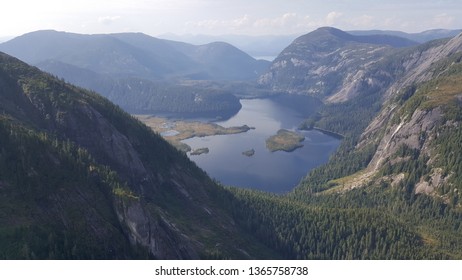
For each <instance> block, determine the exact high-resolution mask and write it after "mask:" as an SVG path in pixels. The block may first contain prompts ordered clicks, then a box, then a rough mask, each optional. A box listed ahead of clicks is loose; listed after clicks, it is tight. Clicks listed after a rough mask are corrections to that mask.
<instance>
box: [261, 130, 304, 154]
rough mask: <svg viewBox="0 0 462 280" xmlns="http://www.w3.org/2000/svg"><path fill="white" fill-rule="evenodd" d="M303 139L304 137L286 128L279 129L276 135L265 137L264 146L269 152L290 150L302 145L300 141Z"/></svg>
mask: <svg viewBox="0 0 462 280" xmlns="http://www.w3.org/2000/svg"><path fill="white" fill-rule="evenodd" d="M304 140H305V137H304V136H302V135H300V134H298V133H296V132H293V131H290V130H287V129H280V130H279V131H278V132H277V134H276V135H273V136H271V137H270V138H268V139H266V148H267V149H268V150H270V151H271V152H275V151H285V152H292V151H294V150H296V149H298V148H301V147H303V144H301V142H303V141H304Z"/></svg>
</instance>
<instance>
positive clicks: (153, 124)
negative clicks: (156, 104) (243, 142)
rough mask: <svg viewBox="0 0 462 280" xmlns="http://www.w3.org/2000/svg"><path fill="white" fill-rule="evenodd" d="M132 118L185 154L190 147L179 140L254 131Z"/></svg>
mask: <svg viewBox="0 0 462 280" xmlns="http://www.w3.org/2000/svg"><path fill="white" fill-rule="evenodd" d="M134 117H136V118H137V119H139V120H140V121H142V122H143V123H144V124H146V125H147V126H149V127H150V128H151V129H152V130H154V131H155V132H157V133H159V134H160V135H161V136H162V137H163V138H164V139H165V140H167V141H168V142H169V143H170V144H172V145H173V146H175V147H176V148H177V149H179V150H181V151H183V152H185V153H186V152H189V151H191V147H189V146H188V145H187V144H185V143H183V142H181V140H185V139H189V138H193V137H205V136H213V135H227V134H237V133H244V132H247V131H249V130H251V129H255V128H253V127H249V126H248V125H242V126H233V127H223V126H221V125H218V124H215V123H209V122H199V121H184V120H170V119H167V118H161V117H155V116H151V115H134Z"/></svg>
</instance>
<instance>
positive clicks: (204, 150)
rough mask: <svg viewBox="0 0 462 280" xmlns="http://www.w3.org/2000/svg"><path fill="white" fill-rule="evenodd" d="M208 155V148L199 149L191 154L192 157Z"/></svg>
mask: <svg viewBox="0 0 462 280" xmlns="http://www.w3.org/2000/svg"><path fill="white" fill-rule="evenodd" d="M208 153H209V148H199V149H196V150H194V151H192V152H191V155H192V156H198V155H202V154H208Z"/></svg>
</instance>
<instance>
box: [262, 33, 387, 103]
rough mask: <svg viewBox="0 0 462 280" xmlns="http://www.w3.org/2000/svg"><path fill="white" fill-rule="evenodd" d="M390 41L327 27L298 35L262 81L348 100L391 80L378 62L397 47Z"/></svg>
mask: <svg viewBox="0 0 462 280" xmlns="http://www.w3.org/2000/svg"><path fill="white" fill-rule="evenodd" d="M386 41H387V40H378V39H377V38H376V37H374V36H353V35H351V34H348V33H346V32H343V31H341V30H338V29H335V28H331V27H323V28H320V29H318V30H315V31H313V32H311V33H308V34H306V35H304V36H301V37H299V38H297V39H296V40H295V41H294V42H293V43H292V44H291V45H290V46H288V47H287V48H286V49H285V50H284V51H283V52H282V53H281V54H280V55H279V56H278V57H277V58H276V59H275V60H274V61H273V63H272V65H271V67H270V70H269V71H268V72H267V73H266V74H264V75H262V76H261V77H260V78H259V83H260V84H262V85H265V86H269V87H271V88H272V89H274V90H277V91H286V92H289V93H297V94H308V95H313V96H316V97H319V98H321V99H324V100H326V101H329V102H344V101H347V100H350V99H352V98H354V97H356V96H357V95H358V93H359V92H365V91H376V90H377V88H378V89H380V88H383V87H384V86H386V84H387V83H388V82H389V81H390V77H389V73H387V72H381V71H377V70H376V66H377V64H379V63H380V62H381V61H382V60H383V59H384V57H386V56H387V55H389V54H390V53H392V52H394V51H395V49H394V48H392V47H391V46H389V45H388V44H387V43H386ZM384 84H385V85H384Z"/></svg>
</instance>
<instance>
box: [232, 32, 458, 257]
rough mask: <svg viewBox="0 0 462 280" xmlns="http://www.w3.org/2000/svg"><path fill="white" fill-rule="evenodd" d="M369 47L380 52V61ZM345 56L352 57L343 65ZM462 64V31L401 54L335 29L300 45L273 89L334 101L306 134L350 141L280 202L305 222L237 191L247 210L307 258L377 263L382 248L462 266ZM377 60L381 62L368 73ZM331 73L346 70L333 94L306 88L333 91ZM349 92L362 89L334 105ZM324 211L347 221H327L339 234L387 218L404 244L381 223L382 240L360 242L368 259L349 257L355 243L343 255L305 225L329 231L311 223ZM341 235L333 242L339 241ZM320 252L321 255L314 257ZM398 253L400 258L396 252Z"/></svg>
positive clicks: (285, 57) (281, 63)
mask: <svg viewBox="0 0 462 280" xmlns="http://www.w3.org/2000/svg"><path fill="white" fill-rule="evenodd" d="M366 49H367V50H368V51H375V52H377V53H380V55H379V56H377V57H376V58H375V60H373V59H371V57H370V56H367V55H366V54H367V52H365V50H366ZM339 52H343V53H344V56H343V59H340V57H341V56H340V55H337V53H339ZM354 52H357V53H362V55H363V59H362V58H361V56H360V55H358V57H357V58H356V57H354V56H352V55H351V53H354ZM335 58H338V59H335ZM361 60H364V61H365V63H361ZM320 61H323V63H320ZM461 62H462V34H459V35H458V36H456V37H454V38H452V39H440V40H435V41H430V42H427V43H425V44H421V45H418V46H414V47H407V48H400V49H396V48H390V47H384V46H379V47H373V46H371V45H370V44H369V43H364V41H363V40H362V39H361V40H357V38H356V37H353V38H352V37H351V35H345V34H344V33H343V32H341V31H338V30H335V29H331V28H322V29H320V30H317V31H315V32H313V33H310V34H307V35H305V36H302V37H300V38H299V39H297V40H296V41H295V42H294V44H293V45H292V46H289V47H288V48H287V49H286V50H285V51H284V52H283V53H282V54H281V56H280V58H278V59H276V60H275V62H274V64H273V66H272V71H273V72H272V74H275V76H276V75H279V76H276V79H274V80H272V84H271V86H272V87H273V88H283V87H286V88H287V87H289V86H290V91H289V90H287V91H286V93H289V94H290V93H292V94H293V93H299V94H315V95H316V94H317V95H318V96H320V97H321V98H324V100H325V101H327V102H326V104H325V106H324V107H323V108H321V110H319V112H317V113H316V114H315V115H313V116H312V117H311V118H310V119H308V120H307V122H306V123H305V124H304V125H303V127H304V128H306V129H311V128H313V127H316V128H320V129H322V130H324V131H327V132H335V133H339V134H342V135H343V140H342V143H341V145H340V147H339V148H338V150H337V151H336V152H335V153H334V154H333V155H332V156H331V158H330V160H329V162H328V163H327V164H326V165H323V166H320V167H318V168H316V169H314V170H312V171H311V172H310V173H309V174H308V175H307V176H306V177H305V178H304V179H303V180H302V182H301V183H300V185H299V186H298V187H297V188H295V189H294V191H293V192H291V193H290V194H288V195H287V196H286V197H284V198H283V199H281V201H278V203H279V205H281V212H284V215H282V216H283V217H284V218H283V219H287V217H289V216H290V217H292V219H293V220H295V222H293V223H292V224H289V225H287V226H280V224H281V223H284V221H282V220H281V219H279V218H278V217H277V216H276V214H274V213H273V214H271V213H272V212H271V211H272V209H270V208H269V207H268V206H267V205H266V204H265V203H264V201H268V200H271V199H273V198H268V197H265V196H264V195H261V194H251V195H249V194H248V193H246V194H240V192H239V191H236V193H237V194H238V196H239V195H240V198H241V199H242V200H243V201H244V202H246V203H247V204H246V206H247V207H248V208H245V210H243V211H246V212H248V213H252V215H253V216H252V217H254V218H255V220H254V225H258V227H259V228H265V230H266V231H265V234H266V236H271V238H274V239H276V240H278V236H291V237H290V238H288V239H290V240H284V239H283V241H284V245H281V247H283V248H284V249H285V250H287V251H288V252H291V253H293V254H295V255H297V256H306V255H310V256H311V255H316V256H318V258H323V257H325V258H335V256H336V253H340V254H346V255H350V256H355V257H352V258H369V257H370V256H371V254H370V250H371V249H372V250H380V249H379V247H381V246H382V248H383V250H384V252H385V251H386V252H387V253H386V254H385V255H381V257H379V258H382V259H388V258H398V259H406V258H409V257H410V258H417V259H420V258H424V259H434V258H436V259H448V258H449V259H451V258H455V259H461V258H462V256H461V255H460V253H459V252H461V250H462V226H461V223H460V221H461V219H462V212H461V209H462V203H461V199H462V195H461V193H460V186H461V185H462V178H461V176H460V174H462V173H461V171H462V169H461V168H462V159H461V156H460V155H462V150H461V148H462V147H461V144H460V143H462V133H461V127H462V126H461V122H462V95H461V93H462V63H461ZM367 63H372V64H371V66H369V67H368V65H367ZM345 65H347V66H345ZM297 67H298V68H297ZM321 67H324V68H321ZM313 69H320V71H319V72H318V73H319V74H318V77H316V75H312V73H311V72H310V71H314V70H313ZM326 69H337V70H340V69H341V70H344V71H345V69H346V72H343V73H333V74H332V75H334V77H333V78H332V80H331V83H334V85H335V86H334V87H332V88H331V89H324V90H323V91H317V92H316V91H312V92H306V91H304V90H303V87H304V86H306V87H308V88H310V86H311V87H313V85H318V86H324V85H325V81H326V75H325V73H326V72H328V70H326ZM276 70H277V71H276ZM321 70H325V71H321ZM358 72H361V76H362V77H363V79H362V80H360V81H359V84H358V81H357V80H355V79H345V78H344V77H348V75H355V74H356V73H358ZM284 75H285V76H284ZM290 78H292V80H293V81H301V82H300V83H301V84H302V82H305V81H306V83H305V84H303V85H300V87H296V86H295V85H294V84H289V83H288V80H289V79H290ZM338 78H340V79H341V81H340V82H338V81H337V80H336V79H338ZM303 79H306V80H303ZM308 79H311V80H309V82H308V81H307V80H308ZM336 82H337V84H335V83H336ZM339 84H340V85H341V86H338V85H339ZM297 86H298V85H297ZM320 88H321V87H320ZM343 88H353V89H354V91H353V93H354V94H351V95H346V96H345V98H342V99H339V98H332V97H338V96H339V95H338V93H339V92H341V90H342V89H343ZM248 196H252V198H248ZM284 199H285V201H284ZM296 205H298V206H296ZM291 207H292V208H291ZM304 207H306V208H304ZM282 209H285V210H282ZM302 209H305V210H306V211H307V212H303V210H302ZM314 209H319V211H320V212H322V213H330V212H329V211H333V213H335V214H334V215H337V214H339V213H343V215H344V216H342V218H340V217H339V216H336V217H330V218H327V219H331V220H335V222H333V223H330V224H328V223H326V224H325V227H326V232H327V231H330V230H332V231H333V232H336V234H338V235H341V236H343V234H342V233H340V232H342V227H341V226H338V225H339V224H344V223H349V222H346V220H348V219H349V218H351V216H350V215H354V214H353V213H355V214H358V215H360V214H359V213H363V214H364V215H365V216H362V217H355V218H352V219H353V220H356V222H352V223H354V224H355V226H356V227H362V226H366V225H363V223H366V224H367V223H370V224H372V223H375V221H376V219H379V220H382V221H383V222H384V223H386V224H387V226H386V228H387V229H388V230H392V229H393V228H396V227H397V228H396V232H395V233H392V234H391V236H394V237H391V239H393V240H395V241H392V242H390V241H387V240H388V238H385V237H384V235H380V236H381V237H378V236H377V235H376V233H377V232H380V231H381V229H380V228H381V226H380V225H379V224H375V225H374V227H376V229H375V230H373V233H367V234H365V235H366V236H369V237H364V236H363V237H361V235H359V236H356V238H357V239H355V240H356V242H357V243H356V244H357V245H355V246H358V247H356V248H360V247H361V246H364V247H363V249H359V252H358V251H355V250H353V251H349V249H348V248H350V247H349V246H348V245H345V247H344V248H345V251H344V250H343V249H339V251H340V252H339V251H337V252H332V251H330V250H325V249H324V248H323V246H322V245H321V246H320V247H316V246H317V245H320V244H322V242H320V241H319V240H320V239H322V238H326V237H325V236H324V235H322V234H321V235H318V236H319V237H320V238H319V239H316V238H314V239H312V236H313V235H315V234H316V233H311V234H309V233H308V232H309V231H310V230H314V229H312V228H309V227H308V226H306V227H304V226H305V225H306V223H308V224H309V223H316V224H317V225H323V224H324V222H323V221H315V218H314V217H312V216H311V214H313V212H312V211H315V210H314ZM299 211H301V212H299ZM265 213H268V214H265ZM333 213H332V214H333ZM347 213H348V214H347ZM319 215H322V214H319ZM271 217H273V218H271ZM395 223H398V224H395ZM276 225H277V226H280V227H277V226H276ZM331 225H332V226H331ZM337 226H338V227H337ZM334 228H335V229H334ZM353 231H354V230H353ZM359 231H362V230H359ZM336 234H334V235H333V236H331V238H333V239H335V238H336V236H337V235H336ZM377 238H381V239H382V240H381V241H378V239H377ZM361 239H362V240H361ZM279 240H280V239H279ZM300 240H303V241H300ZM310 240H311V241H310ZM315 240H317V242H318V243H316V241H315ZM342 240H343V239H342ZM404 240H406V241H404ZM398 241H399V242H401V241H404V243H401V244H402V245H403V246H405V247H407V248H404V247H401V248H400V249H397V248H393V247H394V246H396V245H397V244H396V242H398ZM338 242H342V241H340V240H338ZM350 242H354V241H350ZM387 242H389V243H388V245H384V244H385V243H387ZM307 244H310V245H307ZM366 244H369V246H367V245H366ZM404 244H405V245H404ZM313 246H315V248H317V250H312V248H313ZM339 246H342V245H339ZM337 248H338V247H337ZM395 250H398V251H400V253H397V254H395V253H394V252H395ZM408 250H410V251H408ZM334 251H335V250H334ZM322 252H325V253H326V254H327V255H323V253H322Z"/></svg>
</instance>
